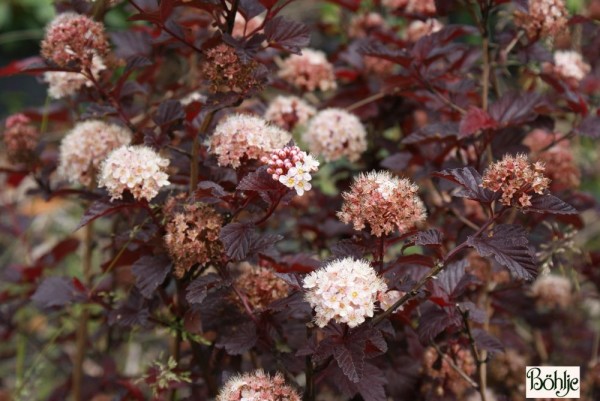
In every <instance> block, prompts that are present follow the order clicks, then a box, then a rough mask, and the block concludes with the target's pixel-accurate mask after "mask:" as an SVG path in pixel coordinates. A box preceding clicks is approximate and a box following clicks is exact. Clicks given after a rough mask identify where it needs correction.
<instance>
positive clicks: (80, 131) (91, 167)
mask: <svg viewBox="0 0 600 401" xmlns="http://www.w3.org/2000/svg"><path fill="white" fill-rule="evenodd" d="M130 142H131V132H129V130H128V129H127V128H123V127H121V126H119V125H116V124H108V123H105V122H104V121H99V120H88V121H83V122H80V123H77V124H76V125H75V127H73V129H72V130H71V131H70V132H69V133H68V134H67V135H66V136H65V137H64V138H63V139H62V141H61V143H60V153H59V162H58V169H57V173H58V175H59V176H60V177H62V178H64V179H66V180H68V181H69V182H71V183H79V184H82V185H90V183H91V182H92V181H93V180H94V179H95V178H94V177H95V176H96V170H97V169H98V167H99V166H100V163H101V162H102V161H103V160H104V159H106V157H107V156H108V154H109V153H110V152H112V151H113V150H115V149H117V148H119V147H121V146H123V145H128V144H129V143H130Z"/></svg>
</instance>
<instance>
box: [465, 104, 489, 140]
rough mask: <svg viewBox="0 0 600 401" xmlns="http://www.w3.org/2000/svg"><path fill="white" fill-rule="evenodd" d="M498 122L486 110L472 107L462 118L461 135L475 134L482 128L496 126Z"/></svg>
mask: <svg viewBox="0 0 600 401" xmlns="http://www.w3.org/2000/svg"><path fill="white" fill-rule="evenodd" d="M497 126H498V124H497V123H496V121H494V119H493V118H491V117H490V115H489V114H488V113H487V112H486V111H485V110H482V109H480V108H478V107H470V108H469V110H467V114H465V115H464V116H463V118H462V120H460V125H459V132H460V136H462V137H464V136H468V135H473V134H475V133H477V132H478V131H481V130H486V129H491V128H496V127H497Z"/></svg>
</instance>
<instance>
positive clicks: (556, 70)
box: [544, 50, 592, 86]
mask: <svg viewBox="0 0 600 401" xmlns="http://www.w3.org/2000/svg"><path fill="white" fill-rule="evenodd" d="M591 70H592V67H590V65H589V64H588V63H586V62H585V61H584V60H583V57H582V56H581V54H580V53H578V52H576V51H571V50H564V51H562V50H559V51H556V52H555V53H554V63H552V64H550V63H546V64H544V71H545V72H546V73H548V74H552V75H554V76H556V77H558V78H561V79H563V80H565V81H567V83H569V84H570V85H571V86H577V84H578V83H579V81H581V80H582V79H583V78H585V76H586V75H587V74H589V73H590V71H591Z"/></svg>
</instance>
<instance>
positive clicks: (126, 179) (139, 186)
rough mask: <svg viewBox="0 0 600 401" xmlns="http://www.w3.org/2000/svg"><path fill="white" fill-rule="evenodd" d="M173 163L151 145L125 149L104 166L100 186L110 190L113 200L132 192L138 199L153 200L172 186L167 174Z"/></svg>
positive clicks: (109, 158) (121, 149) (117, 150)
mask: <svg viewBox="0 0 600 401" xmlns="http://www.w3.org/2000/svg"><path fill="white" fill-rule="evenodd" d="M168 165H169V160H168V159H165V158H163V157H161V156H160V155H159V154H158V153H156V152H155V151H154V150H152V149H150V148H149V147H147V146H142V145H138V146H122V147H120V148H118V149H116V150H115V151H113V152H112V153H111V154H110V155H109V156H108V158H107V159H106V160H105V161H104V163H103V164H102V169H101V172H100V179H99V181H98V184H99V185H100V186H101V187H106V189H107V190H108V192H109V193H110V195H111V200H112V199H121V198H122V196H123V192H124V191H125V190H129V191H130V192H131V193H132V195H133V197H134V198H135V199H137V200H141V199H142V198H144V199H146V200H147V201H150V200H151V199H152V198H154V197H155V196H156V195H157V194H158V191H159V190H160V188H162V187H164V186H165V185H169V180H168V178H169V176H168V175H167V174H166V173H165V172H164V171H165V169H166V167H167V166H168Z"/></svg>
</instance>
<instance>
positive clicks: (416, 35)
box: [406, 18, 444, 43]
mask: <svg viewBox="0 0 600 401" xmlns="http://www.w3.org/2000/svg"><path fill="white" fill-rule="evenodd" d="M443 27H444V25H442V23H441V22H440V21H438V20H437V19H435V18H429V19H428V20H426V21H421V20H415V21H413V22H411V23H410V25H408V28H406V40H408V41H409V42H413V43H414V42H416V41H418V40H419V39H421V38H422V37H424V36H427V35H431V34H432V33H435V32H439V31H441V30H442V28H443Z"/></svg>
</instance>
